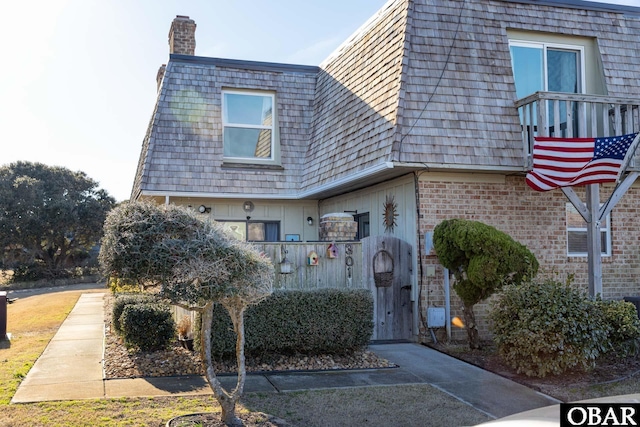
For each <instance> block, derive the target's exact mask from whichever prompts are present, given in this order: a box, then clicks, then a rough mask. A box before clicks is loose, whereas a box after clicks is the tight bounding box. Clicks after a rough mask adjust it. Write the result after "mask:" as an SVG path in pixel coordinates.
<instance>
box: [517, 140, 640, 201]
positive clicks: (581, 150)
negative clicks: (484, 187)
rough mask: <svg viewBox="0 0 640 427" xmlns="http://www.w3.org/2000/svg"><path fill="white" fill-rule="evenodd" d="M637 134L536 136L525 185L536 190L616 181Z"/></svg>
mask: <svg viewBox="0 0 640 427" xmlns="http://www.w3.org/2000/svg"><path fill="white" fill-rule="evenodd" d="M636 135H638V134H637V133H632V134H629V135H622V136H609V137H603V138H551V137H536V142H535V144H534V145H533V170H532V171H531V172H529V173H528V174H527V178H526V181H527V184H528V185H529V187H531V188H533V189H534V190H536V191H548V190H553V189H554V188H559V187H569V186H574V185H587V184H596V183H601V182H615V181H616V180H617V179H618V174H619V172H620V170H621V168H622V166H623V164H624V163H625V156H626V155H627V152H629V151H630V150H629V148H630V147H631V146H632V144H633V142H634V141H635V142H636V144H633V145H634V146H635V145H637V141H636Z"/></svg>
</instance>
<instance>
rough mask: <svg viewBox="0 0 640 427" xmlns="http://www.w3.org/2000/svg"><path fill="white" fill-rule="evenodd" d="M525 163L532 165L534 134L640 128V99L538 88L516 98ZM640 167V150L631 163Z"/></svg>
mask: <svg viewBox="0 0 640 427" xmlns="http://www.w3.org/2000/svg"><path fill="white" fill-rule="evenodd" d="M516 108H517V109H518V113H519V115H520V123H521V125H522V146H523V159H524V167H525V168H526V169H531V166H532V162H533V159H532V153H533V144H534V137H536V136H552V137H562V138H571V137H579V138H590V137H593V138H595V137H603V136H615V135H625V134H629V133H634V132H638V131H640V99H637V98H620V97H611V96H606V95H587V94H573V93H562V92H536V93H534V94H532V95H529V96H527V97H526V98H522V99H519V100H517V101H516ZM629 169H630V170H640V150H638V151H637V152H636V155H635V157H634V159H633V160H632V162H631V164H630V165H629Z"/></svg>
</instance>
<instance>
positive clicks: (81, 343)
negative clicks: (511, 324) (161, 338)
mask: <svg viewBox="0 0 640 427" xmlns="http://www.w3.org/2000/svg"><path fill="white" fill-rule="evenodd" d="M103 298H104V294H102V293H91V294H82V296H81V297H80V299H79V300H78V303H77V304H76V306H75V307H74V309H73V310H72V311H71V313H70V314H69V316H68V317H67V319H66V320H65V321H64V323H63V324H62V325H61V327H60V329H59V330H58V332H57V333H56V335H55V336H54V337H53V339H52V340H51V342H50V343H49V345H48V346H47V348H46V349H45V351H44V352H43V354H42V356H40V358H39V359H38V360H37V361H36V363H35V364H34V366H33V368H32V369H31V370H30V371H29V373H28V374H27V376H26V378H25V379H24V381H22V383H21V384H20V387H19V388H18V391H17V392H16V394H15V395H14V397H13V399H12V402H13V403H27V402H42V401H50V400H75V399H101V398H118V397H139V396H166V395H173V396H176V395H188V394H211V390H210V388H209V386H208V385H207V383H206V381H205V379H204V378H203V377H200V376H188V377H163V378H135V379H116V380H105V379H103V369H102V357H103V356H102V352H103V347H104V345H103V339H104V305H103ZM370 349H371V350H372V351H373V352H375V353H376V354H378V355H379V356H381V357H384V358H385V359H388V360H390V361H392V362H394V363H396V364H397V365H399V367H398V368H390V369H371V370H355V371H324V372H296V373H265V374H251V375H248V376H247V380H246V385H245V392H248V393H250V392H257V391H261V392H287V391H296V390H308V389H332V388H345V387H368V386H380V385H401V384H429V385H431V386H433V387H436V388H437V389H439V390H442V391H444V392H445V393H448V394H450V395H451V396H453V397H455V398H457V399H459V400H460V401H462V402H464V403H466V404H468V405H470V406H472V407H474V408H476V409H478V410H480V411H482V412H484V413H486V414H487V415H489V416H491V417H493V418H500V417H504V416H507V415H511V414H515V413H518V412H522V411H528V410H531V409H536V408H540V407H544V406H548V405H553V404H556V403H559V402H558V401H557V400H555V399H553V398H551V397H549V396H545V395H542V394H540V393H538V392H536V391H533V390H531V389H529V388H527V387H525V386H523V385H520V384H518V383H515V382H513V381H510V380H508V379H505V378H503V377H500V376H498V375H495V374H492V373H490V372H487V371H484V370H482V369H480V368H478V367H476V366H473V365H470V364H467V363H465V362H462V361H460V360H458V359H455V358H452V357H449V356H447V355H445V354H442V353H440V352H438V351H435V350H433V349H430V348H428V347H425V346H422V345H419V344H413V343H401V344H377V345H372V346H370ZM220 379H221V382H222V383H223V385H224V386H225V387H226V388H228V389H231V388H233V387H235V381H236V377H235V375H232V376H226V375H225V376H221V377H220Z"/></svg>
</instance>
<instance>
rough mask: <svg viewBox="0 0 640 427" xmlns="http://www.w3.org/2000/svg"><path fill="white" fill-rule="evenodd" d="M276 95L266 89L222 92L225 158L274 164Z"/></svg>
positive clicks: (226, 159)
mask: <svg viewBox="0 0 640 427" xmlns="http://www.w3.org/2000/svg"><path fill="white" fill-rule="evenodd" d="M274 107H275V96H274V94H272V93H268V92H249V91H246V92H245V91H232V90H225V91H223V92H222V126H223V140H224V142H223V144H224V158H225V161H228V160H231V161H238V162H248V163H267V164H268V163H274V161H275V160H276V154H277V150H276V146H275V145H276V126H275V123H276V120H275V117H274V114H275V113H274V111H275V108H274Z"/></svg>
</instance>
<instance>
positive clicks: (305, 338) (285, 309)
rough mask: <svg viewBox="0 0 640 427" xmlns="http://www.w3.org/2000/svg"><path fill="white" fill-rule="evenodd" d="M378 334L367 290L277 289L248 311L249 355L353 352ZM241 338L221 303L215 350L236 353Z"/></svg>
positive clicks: (216, 315) (219, 354)
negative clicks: (374, 329) (375, 332)
mask: <svg viewBox="0 0 640 427" xmlns="http://www.w3.org/2000/svg"><path fill="white" fill-rule="evenodd" d="M372 333H373V297H372V295H371V291H369V290H365V289H350V290H345V289H321V290H313V291H276V292H274V293H273V294H272V295H271V296H269V297H268V298H267V299H266V300H264V301H262V302H261V303H260V304H257V305H255V306H251V307H249V308H248V309H247V311H246V313H245V334H246V336H245V339H246V341H245V351H246V352H247V354H254V355H265V354H294V353H303V354H320V353H338V354H340V353H349V352H352V351H354V350H358V349H361V348H364V347H366V345H367V344H368V343H369V340H370V338H371V335H372ZM235 343H236V336H235V333H234V332H233V326H232V324H231V319H230V318H229V315H228V314H227V312H226V310H225V309H224V308H223V307H222V306H221V305H217V306H216V308H215V312H214V320H213V325H212V331H211V344H212V354H213V355H214V356H215V357H217V358H224V357H229V356H231V355H233V354H235Z"/></svg>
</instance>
